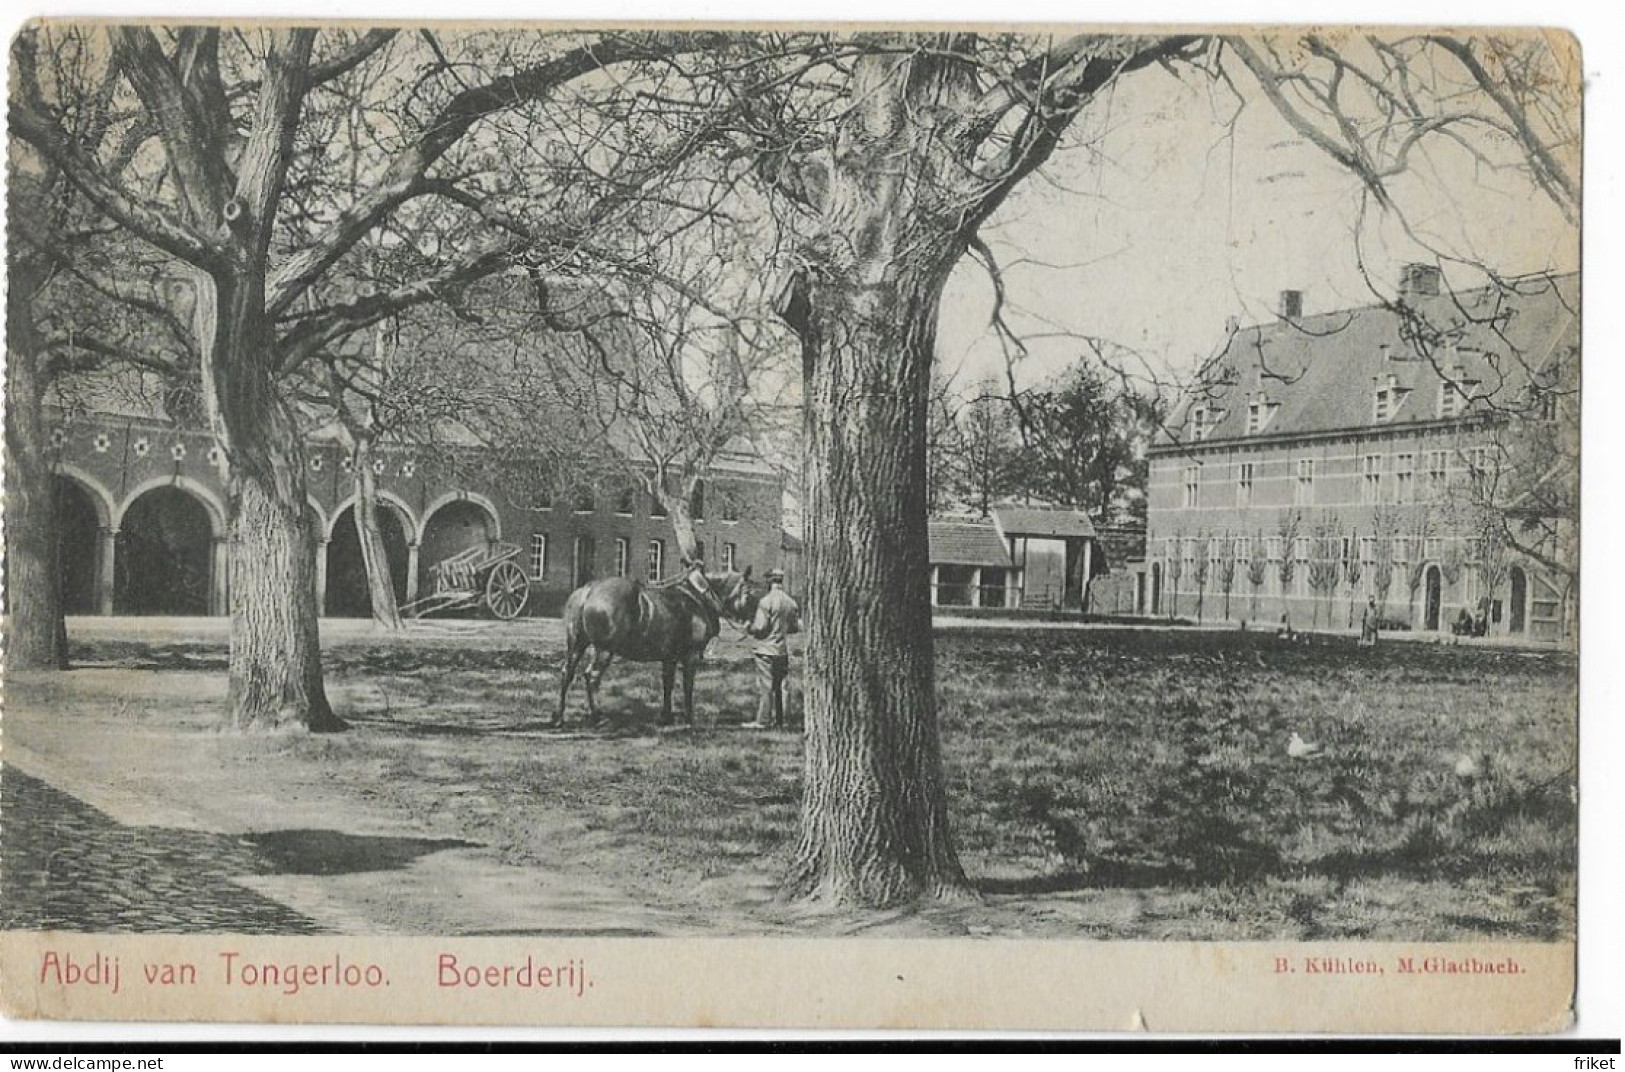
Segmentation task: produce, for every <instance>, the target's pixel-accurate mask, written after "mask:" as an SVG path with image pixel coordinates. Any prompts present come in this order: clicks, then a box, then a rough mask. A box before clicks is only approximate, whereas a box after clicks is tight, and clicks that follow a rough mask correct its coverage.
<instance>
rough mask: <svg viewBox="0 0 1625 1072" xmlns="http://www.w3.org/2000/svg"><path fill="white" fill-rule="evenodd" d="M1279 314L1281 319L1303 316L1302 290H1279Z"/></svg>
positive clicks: (1294, 318) (1293, 318)
mask: <svg viewBox="0 0 1625 1072" xmlns="http://www.w3.org/2000/svg"><path fill="white" fill-rule="evenodd" d="M1279 312H1280V316H1281V319H1282V320H1296V319H1298V318H1299V317H1301V316H1303V291H1301V290H1283V291H1281V305H1280V310H1279Z"/></svg>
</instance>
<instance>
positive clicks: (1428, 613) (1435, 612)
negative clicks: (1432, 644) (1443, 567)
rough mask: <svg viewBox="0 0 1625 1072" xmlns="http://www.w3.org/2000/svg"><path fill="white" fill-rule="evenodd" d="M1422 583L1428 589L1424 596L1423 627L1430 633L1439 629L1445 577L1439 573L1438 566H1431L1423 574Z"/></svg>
mask: <svg viewBox="0 0 1625 1072" xmlns="http://www.w3.org/2000/svg"><path fill="white" fill-rule="evenodd" d="M1422 584H1423V586H1424V589H1425V591H1426V593H1427V594H1426V595H1425V596H1424V598H1423V608H1424V609H1423V617H1422V628H1423V629H1425V630H1427V631H1428V632H1430V633H1436V632H1438V630H1439V613H1440V610H1441V609H1442V603H1443V578H1442V577H1441V576H1440V575H1439V567H1438V566H1429V567H1428V568H1427V572H1426V573H1425V574H1423V580H1422Z"/></svg>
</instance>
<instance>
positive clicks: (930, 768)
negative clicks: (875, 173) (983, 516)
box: [787, 264, 965, 905]
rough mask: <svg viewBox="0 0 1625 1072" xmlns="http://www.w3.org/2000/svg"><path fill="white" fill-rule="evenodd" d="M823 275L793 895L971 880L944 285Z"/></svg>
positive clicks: (811, 395)
mask: <svg viewBox="0 0 1625 1072" xmlns="http://www.w3.org/2000/svg"><path fill="white" fill-rule="evenodd" d="M886 274H887V276H888V277H889V278H887V280H886V281H885V283H884V285H883V286H881V287H860V286H841V285H838V284H829V283H824V284H820V285H815V287H814V289H813V291H812V293H811V295H810V297H811V300H812V313H811V319H810V320H809V322H808V323H807V324H806V326H805V329H804V331H803V345H804V348H805V350H804V358H805V366H806V368H805V371H806V408H807V412H806V436H807V438H806V446H807V454H806V463H805V473H806V481H805V483H806V488H807V503H806V531H807V574H808V588H807V607H806V611H805V617H806V622H807V671H806V679H805V680H806V702H807V746H806V779H805V784H806V789H805V795H804V798H803V802H802V829H801V842H800V846H799V849H798V851H797V855H796V860H795V863H794V866H793V867H792V870H791V872H790V875H789V878H788V880H787V890H788V891H789V892H790V893H792V894H793V895H799V896H813V897H818V898H822V899H829V900H834V901H840V902H855V903H860V904H866V905H886V904H894V903H898V902H901V901H906V900H910V899H913V898H916V897H919V896H921V895H927V896H932V895H935V896H940V895H943V894H947V893H951V892H954V891H959V890H962V889H964V887H965V875H964V872H963V870H962V869H961V868H960V865H959V860H958V858H957V856H956V855H955V852H954V847H953V842H952V838H951V837H950V835H949V829H948V802H947V792H946V788H945V785H944V776H943V767H942V754H941V744H940V741H939V735H938V729H937V710H936V686H935V678H934V672H935V667H934V652H933V644H932V635H931V605H930V604H931V600H930V587H929V575H930V574H929V563H928V554H927V546H926V524H925V520H926V513H925V417H926V414H925V399H926V397H927V391H926V385H927V381H928V376H929V371H930V364H931V357H932V351H933V346H934V341H935V332H936V320H937V309H938V303H937V298H938V296H939V294H940V290H941V282H940V280H938V279H936V278H932V277H926V278H919V277H918V276H917V275H915V276H910V275H909V274H907V269H906V268H905V266H903V265H898V264H894V265H892V266H891V267H890V270H889V271H888V272H887V273H886Z"/></svg>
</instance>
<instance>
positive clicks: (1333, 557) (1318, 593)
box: [1309, 514, 1342, 628]
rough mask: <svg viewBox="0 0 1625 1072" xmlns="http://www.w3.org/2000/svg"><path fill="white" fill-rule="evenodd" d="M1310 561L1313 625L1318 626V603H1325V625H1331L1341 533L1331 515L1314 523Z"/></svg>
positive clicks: (1339, 573)
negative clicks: (1313, 596) (1313, 607)
mask: <svg viewBox="0 0 1625 1072" xmlns="http://www.w3.org/2000/svg"><path fill="white" fill-rule="evenodd" d="M1311 539H1312V543H1311V548H1312V551H1311V555H1312V557H1311V559H1310V562H1309V589H1310V591H1312V592H1314V593H1315V597H1316V599H1315V616H1314V625H1316V626H1317V627H1318V626H1319V625H1320V601H1321V600H1322V599H1324V600H1325V601H1326V625H1327V627H1328V628H1329V627H1330V626H1331V624H1332V605H1331V604H1332V596H1333V594H1334V593H1335V592H1336V590H1337V581H1338V578H1339V577H1340V576H1341V573H1342V569H1341V564H1340V563H1339V562H1338V557H1337V556H1338V547H1339V545H1340V542H1341V533H1340V532H1339V531H1338V526H1337V522H1336V520H1335V518H1333V517H1332V516H1331V515H1329V514H1328V515H1327V516H1326V517H1323V518H1321V519H1320V520H1319V521H1318V522H1316V524H1315V526H1314V529H1313V535H1312V537H1311Z"/></svg>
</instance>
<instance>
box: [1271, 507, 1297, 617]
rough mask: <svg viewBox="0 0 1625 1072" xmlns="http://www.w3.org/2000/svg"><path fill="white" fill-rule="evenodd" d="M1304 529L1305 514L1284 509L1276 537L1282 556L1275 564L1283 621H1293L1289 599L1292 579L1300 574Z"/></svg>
mask: <svg viewBox="0 0 1625 1072" xmlns="http://www.w3.org/2000/svg"><path fill="white" fill-rule="evenodd" d="M1302 531H1303V515H1302V514H1301V513H1299V512H1298V511H1297V510H1282V511H1281V516H1280V517H1279V518H1278V519H1277V520H1276V525H1275V538H1276V540H1277V541H1279V543H1280V548H1281V558H1280V560H1279V561H1278V562H1276V564H1275V575H1276V577H1277V578H1278V579H1279V580H1280V582H1281V621H1282V622H1283V623H1285V624H1287V625H1289V626H1290V625H1291V622H1292V610H1291V604H1290V603H1289V600H1290V599H1291V595H1292V579H1293V578H1294V577H1296V576H1297V575H1298V538H1299V536H1300V534H1301V533H1302Z"/></svg>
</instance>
